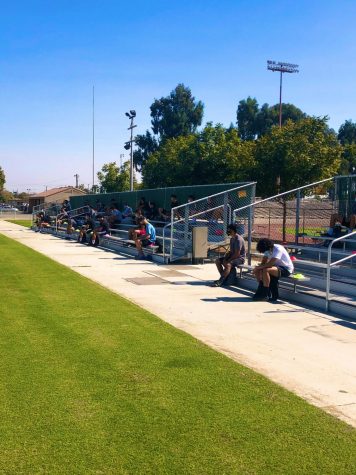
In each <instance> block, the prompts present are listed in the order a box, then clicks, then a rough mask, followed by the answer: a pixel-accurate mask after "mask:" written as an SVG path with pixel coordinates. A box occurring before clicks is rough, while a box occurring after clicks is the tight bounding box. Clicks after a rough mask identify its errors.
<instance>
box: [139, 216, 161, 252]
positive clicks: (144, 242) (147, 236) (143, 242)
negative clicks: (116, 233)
mask: <svg viewBox="0 0 356 475" xmlns="http://www.w3.org/2000/svg"><path fill="white" fill-rule="evenodd" d="M140 225H144V227H145V233H144V234H140V235H138V236H137V237H136V239H135V245H136V249H137V251H138V255H137V256H136V258H137V259H144V257H145V256H144V254H143V250H142V248H143V247H149V246H154V245H155V244H156V230H155V228H154V226H153V225H152V224H151V223H150V222H149V221H148V219H147V218H145V217H143V218H141V219H140Z"/></svg>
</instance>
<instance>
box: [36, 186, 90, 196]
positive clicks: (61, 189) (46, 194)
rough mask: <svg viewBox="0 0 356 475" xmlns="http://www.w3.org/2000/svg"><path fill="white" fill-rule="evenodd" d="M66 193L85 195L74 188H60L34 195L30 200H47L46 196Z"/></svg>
mask: <svg viewBox="0 0 356 475" xmlns="http://www.w3.org/2000/svg"><path fill="white" fill-rule="evenodd" d="M66 191H68V192H70V193H79V194H81V193H82V194H84V195H85V194H86V193H85V191H83V190H81V189H79V188H76V187H75V186H60V187H58V188H51V189H50V190H47V191H42V192H41V193H36V194H35V195H31V196H30V198H47V197H48V196H52V195H56V194H57V193H63V192H66Z"/></svg>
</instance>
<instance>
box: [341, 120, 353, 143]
mask: <svg viewBox="0 0 356 475" xmlns="http://www.w3.org/2000/svg"><path fill="white" fill-rule="evenodd" d="M337 137H338V139H339V140H340V143H341V144H342V145H351V144H353V143H356V123H354V122H352V120H346V121H345V122H344V123H343V124H342V125H341V126H340V128H339V133H338V136H337Z"/></svg>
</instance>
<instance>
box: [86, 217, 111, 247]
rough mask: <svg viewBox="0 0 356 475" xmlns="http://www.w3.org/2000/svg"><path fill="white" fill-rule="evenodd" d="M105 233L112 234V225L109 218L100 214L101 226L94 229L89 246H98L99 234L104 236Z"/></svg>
mask: <svg viewBox="0 0 356 475" xmlns="http://www.w3.org/2000/svg"><path fill="white" fill-rule="evenodd" d="M105 234H110V226H109V223H108V222H107V219H106V218H105V217H104V216H100V218H99V226H97V227H96V228H95V229H94V231H93V233H92V235H91V237H90V240H89V246H98V245H99V236H104V235H105Z"/></svg>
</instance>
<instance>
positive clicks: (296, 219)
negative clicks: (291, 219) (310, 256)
mask: <svg viewBox="0 0 356 475" xmlns="http://www.w3.org/2000/svg"><path fill="white" fill-rule="evenodd" d="M299 217H300V190H298V191H297V209H296V213H295V243H296V244H298V240H299Z"/></svg>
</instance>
